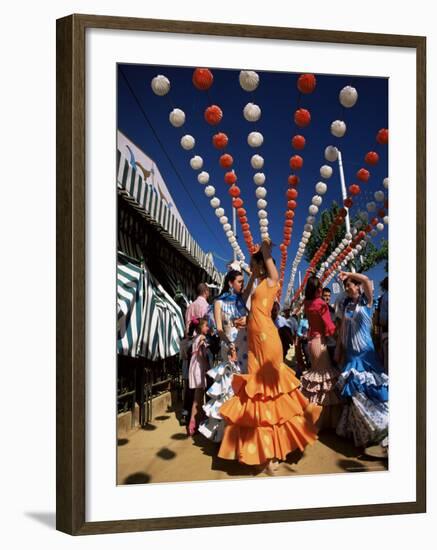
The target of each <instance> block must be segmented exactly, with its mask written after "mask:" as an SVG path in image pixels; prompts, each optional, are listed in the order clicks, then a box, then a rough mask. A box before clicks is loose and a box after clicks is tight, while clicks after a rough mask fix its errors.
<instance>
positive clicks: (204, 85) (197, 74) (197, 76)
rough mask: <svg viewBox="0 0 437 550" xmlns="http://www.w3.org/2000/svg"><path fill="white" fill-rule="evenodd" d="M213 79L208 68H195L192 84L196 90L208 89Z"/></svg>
mask: <svg viewBox="0 0 437 550" xmlns="http://www.w3.org/2000/svg"><path fill="white" fill-rule="evenodd" d="M213 80H214V77H213V76H212V72H211V71H210V70H209V69H195V70H194V72H193V84H194V86H195V87H196V88H197V89H198V90H208V89H209V88H211V86H212V82H213Z"/></svg>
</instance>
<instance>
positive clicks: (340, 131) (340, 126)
mask: <svg viewBox="0 0 437 550" xmlns="http://www.w3.org/2000/svg"><path fill="white" fill-rule="evenodd" d="M345 133H346V124H345V123H344V122H343V121H342V120H334V122H332V124H331V134H332V135H333V136H335V137H338V138H340V137H343V136H344V134H345Z"/></svg>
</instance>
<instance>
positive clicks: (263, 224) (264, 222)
mask: <svg viewBox="0 0 437 550" xmlns="http://www.w3.org/2000/svg"><path fill="white" fill-rule="evenodd" d="M259 224H260V226H262V227H266V226H267V225H269V220H268V219H267V218H263V219H262V220H259Z"/></svg>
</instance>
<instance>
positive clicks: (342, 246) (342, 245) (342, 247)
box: [338, 243, 344, 251]
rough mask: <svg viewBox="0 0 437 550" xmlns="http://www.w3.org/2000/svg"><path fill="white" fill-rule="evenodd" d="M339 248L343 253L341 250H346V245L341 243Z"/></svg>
mask: <svg viewBox="0 0 437 550" xmlns="http://www.w3.org/2000/svg"><path fill="white" fill-rule="evenodd" d="M338 248H339V249H340V251H341V250H344V244H343V243H340V244H339V245H338Z"/></svg>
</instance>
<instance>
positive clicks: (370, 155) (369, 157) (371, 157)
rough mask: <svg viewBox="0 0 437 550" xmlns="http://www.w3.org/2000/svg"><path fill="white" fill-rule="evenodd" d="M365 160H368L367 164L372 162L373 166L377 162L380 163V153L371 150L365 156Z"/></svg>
mask: <svg viewBox="0 0 437 550" xmlns="http://www.w3.org/2000/svg"><path fill="white" fill-rule="evenodd" d="M364 160H365V162H367V164H370V165H371V166H375V164H378V161H379V155H378V153H376V151H369V152H368V153H367V154H366V156H365V157H364Z"/></svg>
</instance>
